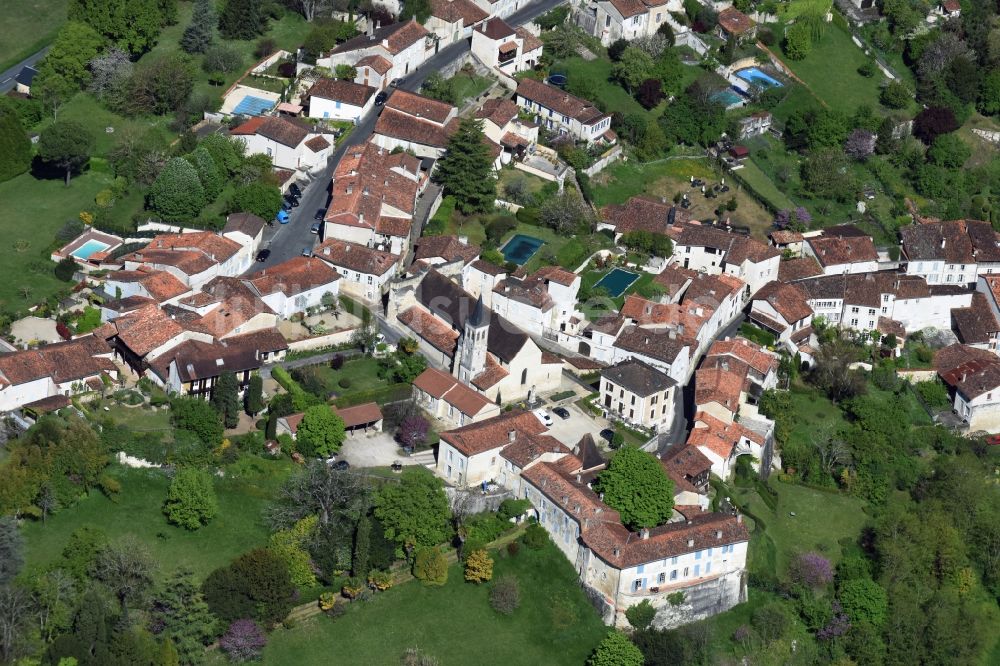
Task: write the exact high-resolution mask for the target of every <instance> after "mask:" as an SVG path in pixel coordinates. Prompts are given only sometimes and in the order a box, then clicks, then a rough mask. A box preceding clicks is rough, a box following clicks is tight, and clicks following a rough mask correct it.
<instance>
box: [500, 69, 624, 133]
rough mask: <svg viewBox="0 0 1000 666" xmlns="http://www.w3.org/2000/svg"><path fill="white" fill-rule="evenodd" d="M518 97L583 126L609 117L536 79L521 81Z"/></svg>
mask: <svg viewBox="0 0 1000 666" xmlns="http://www.w3.org/2000/svg"><path fill="white" fill-rule="evenodd" d="M517 95H518V97H522V98H524V99H528V100H531V101H533V102H537V103H539V104H541V105H542V106H544V107H545V108H547V109H552V110H553V111H555V112H556V113H560V114H562V115H564V116H569V117H570V118H573V119H575V120H577V121H579V122H580V123H581V124H583V125H593V124H595V123H597V122H598V121H599V120H603V119H604V118H606V117H607V115H608V114H606V113H602V112H601V110H600V109H598V108H597V107H596V106H594V105H593V104H592V103H591V102H589V101H587V100H585V99H581V98H579V97H576V96H575V95H571V94H569V93H568V92H564V91H563V90H561V89H560V88H556V87H555V86H550V85H548V84H546V83H542V82H541V81H536V80H534V79H521V81H520V82H519V83H518V85H517Z"/></svg>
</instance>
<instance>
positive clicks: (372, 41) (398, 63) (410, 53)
mask: <svg viewBox="0 0 1000 666" xmlns="http://www.w3.org/2000/svg"><path fill="white" fill-rule="evenodd" d="M432 41H433V39H432V38H430V32H428V30H427V29H426V28H424V26H422V25H420V24H419V23H417V22H416V21H414V20H412V19H411V20H409V21H400V22H399V23H393V24H391V25H387V26H380V25H370V26H369V29H368V32H367V33H366V34H364V35H358V36H357V37H353V38H351V39H348V40H347V41H346V42H344V43H342V44H338V45H337V46H336V47H335V48H334V49H333V50H332V51H330V53H329V54H328V55H326V56H321V57H319V58H317V59H316V66H317V67H325V68H326V69H329V70H330V71H333V70H334V69H336V67H337V65H350V66H352V67H355V66H358V65H361V66H362V67H367V68H368V69H370V70H371V72H370V73H365V74H369V75H370V74H375V73H378V76H379V78H381V79H382V80H383V81H393V80H395V79H402V78H403V77H405V76H406V75H407V74H409V73H410V72H412V71H413V70H415V69H416V68H417V67H420V65H422V64H423V63H424V61H425V60H427V58H428V57H430V55H432V54H433V53H434V47H433V44H432V43H431V42H432ZM373 57H374V58H383V59H384V60H385V61H387V62H388V63H389V64H390V67H389V69H388V70H386V71H385V73H380V72H379V70H381V69H382V66H381V63H379V62H376V61H374V60H368V59H369V58H373ZM362 63H364V64H362ZM305 67H308V65H306V64H305V63H301V62H300V63H299V68H300V69H302V68H305ZM361 76H363V74H362V73H361V72H360V71H359V77H361ZM357 82H358V83H363V84H365V85H370V86H373V87H375V88H380V87H383V86H380V85H377V84H376V82H375V81H373V80H371V79H369V80H367V81H365V80H362V81H357Z"/></svg>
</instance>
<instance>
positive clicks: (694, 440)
mask: <svg viewBox="0 0 1000 666" xmlns="http://www.w3.org/2000/svg"><path fill="white" fill-rule="evenodd" d="M742 438H746V439H748V440H750V441H751V442H754V443H755V444H760V445H761V446H763V444H764V438H763V437H762V436H761V435H760V434H759V433H756V432H754V431H753V430H750V429H749V428H747V427H745V426H742V425H740V424H739V423H738V422H736V421H734V422H733V423H726V422H725V421H722V420H720V419H717V418H715V417H714V416H712V415H711V414H709V413H707V412H701V411H699V412H698V413H697V414H695V417H694V427H693V428H692V430H691V433H690V435H689V436H688V444H691V445H693V446H703V445H704V446H707V447H708V448H709V450H711V451H713V452H714V453H715V454H716V455H718V456H719V457H721V458H722V459H723V460H725V459H728V458H729V456H731V455H732V452H733V448H734V447H735V446H736V445H737V444H738V443H739V442H740V439H742ZM720 442H721V444H720ZM713 447H714V448H713Z"/></svg>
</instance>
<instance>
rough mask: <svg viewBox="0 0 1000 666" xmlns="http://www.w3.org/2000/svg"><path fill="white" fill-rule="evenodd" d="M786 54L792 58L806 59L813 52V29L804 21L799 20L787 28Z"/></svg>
mask: <svg viewBox="0 0 1000 666" xmlns="http://www.w3.org/2000/svg"><path fill="white" fill-rule="evenodd" d="M784 47H785V55H787V56H788V57H789V58H791V59H792V60H805V58H806V56H808V55H809V53H810V52H812V47H813V43H812V30H811V29H810V28H809V26H808V25H806V23H805V22H804V21H797V22H796V23H793V24H792V25H790V26H789V27H788V29H787V30H785V44H784Z"/></svg>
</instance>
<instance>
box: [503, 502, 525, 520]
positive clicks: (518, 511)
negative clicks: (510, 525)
mask: <svg viewBox="0 0 1000 666" xmlns="http://www.w3.org/2000/svg"><path fill="white" fill-rule="evenodd" d="M530 508H531V502H529V501H528V500H526V499H505V500H504V501H502V502H500V507H499V508H498V509H497V515H498V516H499V517H500V518H501V519H502V520H508V521H509V520H510V519H511V518H517V517H518V516H521V515H523V514H524V512H525V511H527V510H528V509H530Z"/></svg>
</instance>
